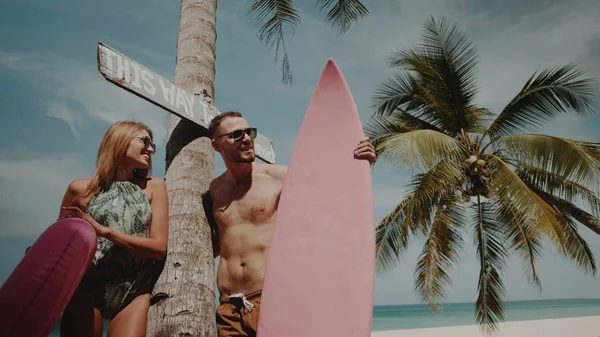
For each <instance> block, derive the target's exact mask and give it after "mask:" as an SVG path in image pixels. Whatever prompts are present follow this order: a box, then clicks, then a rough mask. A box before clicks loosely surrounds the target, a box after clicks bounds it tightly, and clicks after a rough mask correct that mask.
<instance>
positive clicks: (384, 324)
mask: <svg viewBox="0 0 600 337" xmlns="http://www.w3.org/2000/svg"><path fill="white" fill-rule="evenodd" d="M594 315H600V299H559V300H537V301H508V302H505V304H504V321H528V320H536V319H551V318H567V317H582V316H594ZM475 319H476V316H475V304H474V303H451V304H447V305H445V306H444V307H443V308H442V309H441V310H439V311H437V312H436V313H432V312H431V311H430V310H429V309H428V308H427V307H426V306H425V305H420V304H415V305H390V306H376V307H374V308H373V327H372V329H371V330H372V331H382V330H399V329H420V328H433V327H443V326H459V325H474V324H477V322H476V320H475Z"/></svg>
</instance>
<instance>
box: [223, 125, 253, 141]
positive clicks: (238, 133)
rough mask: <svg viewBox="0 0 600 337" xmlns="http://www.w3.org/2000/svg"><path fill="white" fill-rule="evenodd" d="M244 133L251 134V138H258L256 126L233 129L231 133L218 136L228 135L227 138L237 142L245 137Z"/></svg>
mask: <svg viewBox="0 0 600 337" xmlns="http://www.w3.org/2000/svg"><path fill="white" fill-rule="evenodd" d="M244 134H246V135H248V136H250V138H251V139H254V138H256V128H247V129H244V130H235V131H231V132H229V133H226V134H223V135H220V136H217V138H220V137H223V136H227V138H231V139H233V140H234V141H236V142H237V141H240V140H242V139H244Z"/></svg>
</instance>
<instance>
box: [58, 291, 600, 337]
mask: <svg viewBox="0 0 600 337" xmlns="http://www.w3.org/2000/svg"><path fill="white" fill-rule="evenodd" d="M474 307H475V304H474V303H451V304H447V305H445V306H444V307H443V308H442V310H440V311H438V312H436V313H435V314H434V313H432V312H431V311H430V310H429V309H428V308H427V306H425V305H421V304H414V305H389V306H375V307H374V308H373V327H372V329H371V330H372V331H382V330H400V329H420V328H432V327H443V326H459V325H473V324H477V323H476V321H475V311H474ZM504 307H505V321H527V320H536V319H551V318H567V317H582V316H594V315H600V299H560V300H537V301H509V302H505V306H504ZM104 330H105V332H104V335H105V336H106V322H105V325H104ZM59 331H60V330H59V326H58V324H57V326H55V327H54V329H53V330H52V333H51V334H50V335H49V337H59V336H60V333H59Z"/></svg>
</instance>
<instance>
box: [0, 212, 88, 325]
mask: <svg viewBox="0 0 600 337" xmlns="http://www.w3.org/2000/svg"><path fill="white" fill-rule="evenodd" d="M95 252H96V233H95V232H94V229H93V228H92V226H91V225H90V224H88V223H87V222H85V221H84V220H82V219H79V218H66V219H62V220H59V221H57V222H55V223H54V224H52V225H51V226H50V227H48V228H47V229H46V230H45V231H44V232H43V233H42V235H41V236H40V237H39V238H38V239H37V240H36V241H35V243H34V244H33V246H31V248H30V249H29V251H28V252H27V254H25V256H24V257H23V259H22V260H21V262H20V263H19V264H18V265H17V267H16V268H15V270H13V272H12V274H10V276H9V277H8V279H7V280H6V282H5V283H4V284H3V285H2V288H0V335H2V336H6V337H21V336H23V337H25V336H26V337H42V336H44V337H46V336H48V334H50V331H51V330H52V328H53V327H54V325H55V324H56V322H57V321H58V318H59V317H60V315H61V313H62V312H63V310H64V309H65V307H66V306H67V303H68V302H69V300H70V299H71V297H72V296H73V293H74V292H75V289H76V288H77V286H78V285H79V282H80V281H81V279H82V278H83V275H84V274H85V272H86V271H87V269H88V267H89V266H90V264H91V262H92V258H93V257H94V253H95Z"/></svg>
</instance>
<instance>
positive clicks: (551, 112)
mask: <svg viewBox="0 0 600 337" xmlns="http://www.w3.org/2000/svg"><path fill="white" fill-rule="evenodd" d="M584 73H585V71H583V70H582V69H579V68H578V67H577V65H576V64H574V63H571V64H568V65H565V66H562V67H550V68H547V69H545V70H543V71H542V72H540V73H539V74H537V73H534V74H533V75H532V76H531V77H530V78H529V80H527V82H526V83H525V85H524V86H523V88H522V89H521V91H520V92H519V93H518V94H517V96H516V97H515V98H513V99H512V100H511V101H510V103H509V104H508V105H507V106H506V107H505V108H504V110H502V112H501V113H500V114H499V115H498V117H497V118H496V119H495V120H494V122H493V123H492V124H491V125H490V127H489V131H488V132H489V133H488V134H489V136H490V137H491V138H492V139H495V138H498V137H500V136H503V135H509V134H513V133H517V132H527V131H531V130H532V129H537V128H538V127H540V126H542V125H543V122H545V121H547V120H549V119H551V118H554V117H555V116H556V115H557V114H559V113H569V112H575V113H577V114H586V113H590V112H592V111H593V106H594V103H595V87H594V82H593V81H592V80H591V79H579V80H577V78H578V77H580V76H582V75H583V74H584Z"/></svg>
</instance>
